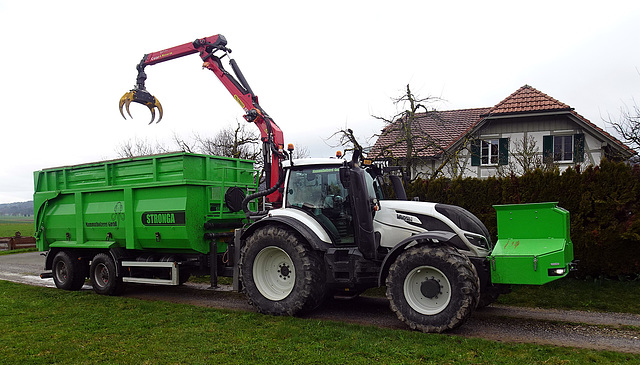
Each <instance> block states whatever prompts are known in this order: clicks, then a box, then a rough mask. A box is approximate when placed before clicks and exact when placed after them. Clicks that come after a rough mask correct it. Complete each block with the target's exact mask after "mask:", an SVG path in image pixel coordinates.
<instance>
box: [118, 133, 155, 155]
mask: <svg viewBox="0 0 640 365" xmlns="http://www.w3.org/2000/svg"><path fill="white" fill-rule="evenodd" d="M163 152H166V149H165V147H164V146H163V145H161V144H160V143H158V142H156V143H155V144H153V143H152V142H149V140H148V139H137V138H134V139H129V140H126V141H124V142H122V143H120V144H119V145H118V146H117V147H116V154H117V155H118V157H122V158H128V157H136V156H147V155H154V154H157V153H163Z"/></svg>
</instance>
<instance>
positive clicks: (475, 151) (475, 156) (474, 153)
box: [471, 139, 480, 166]
mask: <svg viewBox="0 0 640 365" xmlns="http://www.w3.org/2000/svg"><path fill="white" fill-rule="evenodd" d="M471 166H480V140H479V139H474V140H473V141H471Z"/></svg>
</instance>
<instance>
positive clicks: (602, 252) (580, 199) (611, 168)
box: [407, 160, 640, 278]
mask: <svg viewBox="0 0 640 365" xmlns="http://www.w3.org/2000/svg"><path fill="white" fill-rule="evenodd" d="M407 196H409V197H419V198H420V200H421V201H432V202H438V203H446V204H454V205H458V206H461V207H464V208H466V209H467V210H469V211H471V212H472V213H474V214H475V215H477V216H478V218H480V219H481V220H482V221H483V222H484V223H485V225H486V226H487V228H488V229H489V231H490V232H491V234H492V235H493V238H494V240H495V238H496V214H495V211H494V210H493V208H492V207H491V206H492V205H496V204H514V203H535V202H547V201H557V202H559V205H560V206H561V207H563V208H565V209H567V210H569V212H570V213H571V240H572V241H573V244H574V253H575V257H576V259H578V260H580V265H579V271H578V272H577V273H576V274H577V275H578V276H582V277H584V276H596V277H598V276H607V277H616V276H617V277H625V276H626V277H633V278H640V167H638V166H630V165H628V164H624V163H617V162H610V161H606V160H603V161H602V163H601V164H600V166H596V167H588V168H586V169H585V170H584V171H576V170H575V169H568V170H566V171H564V172H563V173H560V172H558V171H555V172H543V171H540V170H537V171H534V172H531V173H527V174H525V175H523V176H512V177H506V178H488V179H472V178H466V179H454V180H450V179H443V178H441V179H436V180H431V181H428V180H416V181H414V182H412V183H411V184H409V186H407Z"/></svg>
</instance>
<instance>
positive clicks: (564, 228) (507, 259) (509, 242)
mask: <svg viewBox="0 0 640 365" xmlns="http://www.w3.org/2000/svg"><path fill="white" fill-rule="evenodd" d="M494 208H495V209H496V212H497V220H498V242H497V243H496V246H495V247H494V249H493V251H492V252H491V255H490V256H489V257H488V259H489V262H490V264H491V281H492V282H493V283H494V284H530V285H542V284H545V283H548V282H550V281H553V280H556V279H559V278H561V277H564V276H566V275H567V273H568V272H569V266H570V264H571V261H572V260H573V244H572V242H571V238H570V235H569V228H570V226H569V212H568V211H567V210H565V209H562V208H560V207H558V206H557V203H533V204H513V205H496V206H494Z"/></svg>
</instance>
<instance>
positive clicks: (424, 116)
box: [369, 108, 490, 158]
mask: <svg viewBox="0 0 640 365" xmlns="http://www.w3.org/2000/svg"><path fill="white" fill-rule="evenodd" d="M489 109H490V108H476V109H460V110H445V111H433V112H427V113H418V114H416V119H415V122H414V125H413V126H412V131H413V132H414V133H413V134H414V140H413V143H414V146H415V148H414V149H415V151H417V155H418V156H420V157H431V156H434V157H435V156H438V155H439V154H440V153H441V152H442V150H443V149H446V148H447V147H449V146H450V145H451V144H452V143H453V142H455V141H456V140H458V139H459V138H460V136H461V135H463V134H464V132H466V131H467V130H468V129H469V128H471V127H472V126H473V125H474V124H475V123H476V122H477V121H478V120H480V116H481V115H483V114H486V113H487V112H488V111H489ZM399 124H400V123H399V121H396V122H395V123H393V124H390V125H388V126H386V127H385V128H384V129H383V130H382V133H381V134H380V137H378V140H377V141H376V143H375V144H374V146H373V147H372V148H371V152H369V156H370V157H373V158H376V157H390V156H393V157H395V158H402V157H404V156H405V155H406V151H407V144H406V142H398V141H401V140H402V138H400V133H401V131H399V130H398V129H399ZM383 149H384V150H383Z"/></svg>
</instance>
